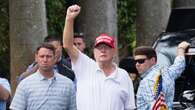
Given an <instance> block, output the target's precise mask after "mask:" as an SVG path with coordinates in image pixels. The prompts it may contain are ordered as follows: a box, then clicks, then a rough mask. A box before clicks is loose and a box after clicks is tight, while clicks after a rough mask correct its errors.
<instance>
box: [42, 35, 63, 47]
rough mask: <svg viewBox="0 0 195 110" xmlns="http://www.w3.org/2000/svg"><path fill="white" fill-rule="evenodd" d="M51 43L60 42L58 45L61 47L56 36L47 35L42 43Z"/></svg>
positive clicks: (59, 39)
mask: <svg viewBox="0 0 195 110" xmlns="http://www.w3.org/2000/svg"><path fill="white" fill-rule="evenodd" d="M53 41H57V42H60V44H61V45H62V39H61V38H60V37H59V36H57V35H54V34H53V35H48V36H47V37H45V39H44V42H46V43H50V42H53Z"/></svg>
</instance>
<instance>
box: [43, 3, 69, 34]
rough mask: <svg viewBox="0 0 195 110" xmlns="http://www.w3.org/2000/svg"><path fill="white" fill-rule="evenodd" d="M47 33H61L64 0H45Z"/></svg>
mask: <svg viewBox="0 0 195 110" xmlns="http://www.w3.org/2000/svg"><path fill="white" fill-rule="evenodd" d="M46 8H47V27H48V34H58V35H62V31H63V28H64V17H65V10H66V0H46Z"/></svg>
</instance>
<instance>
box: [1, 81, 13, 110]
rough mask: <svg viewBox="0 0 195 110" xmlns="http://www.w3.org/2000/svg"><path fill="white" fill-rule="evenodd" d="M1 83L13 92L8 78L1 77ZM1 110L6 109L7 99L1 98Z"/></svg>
mask: <svg viewBox="0 0 195 110" xmlns="http://www.w3.org/2000/svg"><path fill="white" fill-rule="evenodd" d="M0 85H2V86H3V87H4V88H5V89H6V90H7V91H9V93H10V94H11V89H10V85H9V82H8V80H7V79H5V78H0ZM0 110H6V101H4V100H0Z"/></svg>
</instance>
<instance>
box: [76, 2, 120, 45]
mask: <svg viewBox="0 0 195 110" xmlns="http://www.w3.org/2000/svg"><path fill="white" fill-rule="evenodd" d="M78 4H80V5H81V7H82V11H81V14H80V15H79V17H78V19H77V30H78V31H80V32H84V35H85V36H86V38H85V39H87V40H88V42H87V45H88V47H93V41H94V39H95V37H96V36H98V35H99V34H100V33H107V34H109V35H111V36H114V37H116V40H117V1H116V0H80V1H79V2H78Z"/></svg>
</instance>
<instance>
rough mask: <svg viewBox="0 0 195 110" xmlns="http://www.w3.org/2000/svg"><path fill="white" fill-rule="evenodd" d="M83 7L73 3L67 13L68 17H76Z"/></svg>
mask: <svg viewBox="0 0 195 110" xmlns="http://www.w3.org/2000/svg"><path fill="white" fill-rule="evenodd" d="M80 10H81V7H80V6H78V5H72V6H70V7H68V9H67V13H66V19H74V18H76V16H77V15H78V14H79V13H80Z"/></svg>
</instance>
